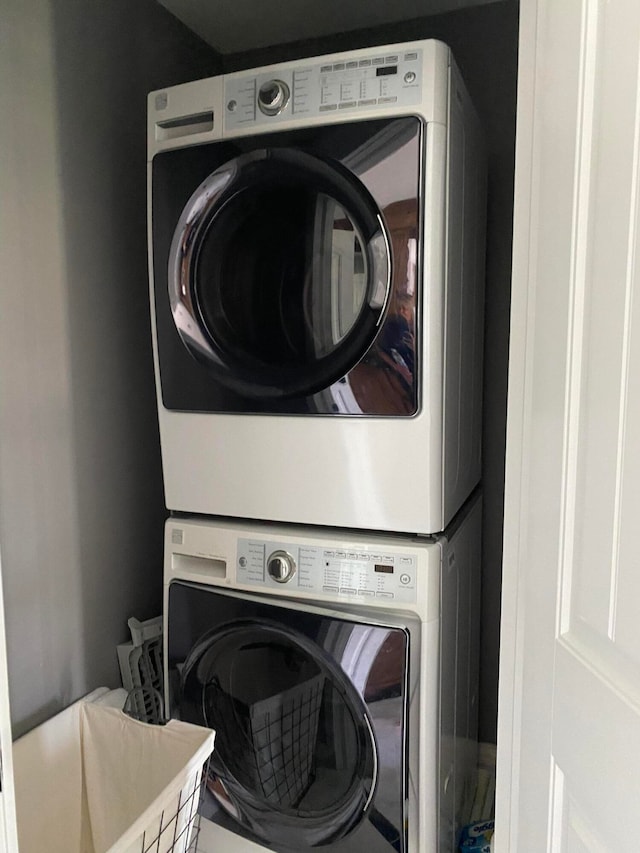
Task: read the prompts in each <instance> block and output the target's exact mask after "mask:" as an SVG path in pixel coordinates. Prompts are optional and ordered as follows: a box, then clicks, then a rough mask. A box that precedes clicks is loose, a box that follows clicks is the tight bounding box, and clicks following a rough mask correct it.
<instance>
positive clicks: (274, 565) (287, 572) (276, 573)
mask: <svg viewBox="0 0 640 853" xmlns="http://www.w3.org/2000/svg"><path fill="white" fill-rule="evenodd" d="M267 571H268V572H269V577H270V578H271V579H272V580H274V581H276V583H287V581H290V580H291V578H292V577H293V576H294V574H295V573H296V562H295V560H294V559H293V557H292V556H291V554H288V553H287V552H286V551H274V552H273V554H271V555H270V556H269V559H268V560H267Z"/></svg>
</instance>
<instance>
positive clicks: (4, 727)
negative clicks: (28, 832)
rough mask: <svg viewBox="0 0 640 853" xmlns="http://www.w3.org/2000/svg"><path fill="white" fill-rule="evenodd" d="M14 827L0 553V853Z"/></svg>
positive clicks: (12, 842)
mask: <svg viewBox="0 0 640 853" xmlns="http://www.w3.org/2000/svg"><path fill="white" fill-rule="evenodd" d="M17 850H18V828H17V823H16V805H15V795H14V788H13V760H12V750H11V715H10V712H9V680H8V675H7V649H6V642H5V623H4V598H3V594H2V558H1V556H0V853H16V851H17Z"/></svg>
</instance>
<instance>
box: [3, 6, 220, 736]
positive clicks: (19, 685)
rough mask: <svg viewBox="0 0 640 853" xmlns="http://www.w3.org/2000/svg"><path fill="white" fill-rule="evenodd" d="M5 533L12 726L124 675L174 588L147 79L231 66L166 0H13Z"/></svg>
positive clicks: (9, 27) (6, 198)
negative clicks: (162, 448) (151, 307)
mask: <svg viewBox="0 0 640 853" xmlns="http://www.w3.org/2000/svg"><path fill="white" fill-rule="evenodd" d="M2 19H3V27H2V29H3V34H2V36H3V37H2V50H1V51H0V79H1V80H2V87H1V91H0V112H1V114H2V116H3V122H2V124H1V126H0V152H1V153H0V158H1V159H0V199H1V200H2V201H1V210H0V217H1V219H0V233H1V234H2V243H1V245H0V270H1V271H2V279H1V285H0V547H1V548H2V557H3V573H4V578H3V582H4V591H5V606H6V620H7V645H8V661H9V682H10V701H11V706H12V719H13V725H14V734H15V735H19V734H21V733H22V732H24V731H26V730H27V729H29V728H31V727H32V726H33V725H36V724H37V723H39V722H41V721H42V720H44V719H45V718H47V717H48V716H50V715H51V714H53V713H55V712H56V711H58V710H59V709H60V708H62V707H64V706H66V705H67V704H69V703H70V702H72V701H73V700H75V699H76V698H77V697H78V696H80V695H82V694H84V693H85V692H87V691H88V690H90V689H92V688H94V687H96V686H98V685H100V684H106V685H116V684H117V683H118V680H119V674H118V669H117V661H116V655H115V645H116V643H118V642H121V641H122V640H124V639H126V638H127V634H128V632H127V627H126V619H127V617H128V616H130V615H136V616H138V617H139V618H147V617H149V616H153V615H156V614H157V613H159V612H160V608H161V560H162V525H163V521H164V516H165V511H164V506H163V495H162V481H161V469H160V455H159V441H158V430H157V420H156V413H155V399H154V388H153V372H152V360H151V346H150V326H149V314H148V297H147V293H148V291H147V272H146V183H145V181H146V175H145V161H146V152H145V132H146V123H145V112H146V93H147V92H148V91H149V90H150V89H153V88H159V87H161V86H164V85H171V84H173V83H177V82H183V81H185V80H187V79H192V78H195V77H202V76H207V75H210V74H214V73H216V72H217V71H218V65H217V61H216V58H215V54H214V53H213V51H211V49H210V48H208V47H207V46H205V45H204V44H203V43H202V42H200V41H199V40H198V39H197V38H196V37H195V36H194V35H193V34H191V33H190V32H189V31H188V30H186V28H184V27H183V26H182V25H181V24H179V23H178V22H177V21H176V20H175V19H174V18H173V17H172V16H171V15H169V14H168V13H167V12H166V11H165V10H164V9H162V8H161V7H159V6H157V5H156V4H155V3H154V2H152V0H136V2H133V3H131V2H128V0H109V2H105V3H91V2H90V3H87V2H85V0H7V2H5V4H4V6H3V14H2Z"/></svg>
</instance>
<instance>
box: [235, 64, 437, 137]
mask: <svg viewBox="0 0 640 853" xmlns="http://www.w3.org/2000/svg"><path fill="white" fill-rule="evenodd" d="M224 94H225V98H224V122H225V128H226V129H227V130H239V129H242V128H245V127H255V126H258V127H259V126H262V125H269V124H272V123H273V122H274V121H275V122H278V121H279V120H280V121H282V120H286V121H291V120H292V119H297V118H310V117H314V116H315V117H317V116H324V117H327V118H329V117H331V116H332V115H339V114H342V113H344V112H345V111H350V112H355V113H357V112H358V111H359V110H362V109H371V108H379V107H389V106H401V107H410V106H413V105H415V104H418V103H420V101H421V98H422V51H421V50H408V51H401V52H399V53H377V52H372V53H371V54H370V55H367V56H361V57H359V58H357V59H350V58H349V57H346V58H345V59H344V60H342V61H340V62H326V61H324V62H323V61H322V59H320V60H318V61H317V62H314V61H313V60H312V61H311V62H310V63H305V64H304V65H300V66H299V67H291V66H289V67H283V68H270V69H267V70H265V72H263V73H257V74H256V72H255V71H251V72H247V73H246V74H237V75H231V76H228V77H226V78H225V83H224Z"/></svg>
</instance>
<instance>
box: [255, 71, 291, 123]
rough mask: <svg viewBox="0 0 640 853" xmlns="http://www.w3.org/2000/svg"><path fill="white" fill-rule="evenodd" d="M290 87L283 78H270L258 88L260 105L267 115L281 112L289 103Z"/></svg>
mask: <svg viewBox="0 0 640 853" xmlns="http://www.w3.org/2000/svg"><path fill="white" fill-rule="evenodd" d="M289 94H290V93H289V87H288V86H287V84H286V83H285V82H284V81H282V80H269V81H267V82H266V83H263V84H262V86H260V89H259V90H258V106H259V107H260V111H261V112H263V113H264V114H265V115H266V116H275V115H278V113H281V112H282V110H283V109H284V108H285V107H286V106H287V104H288V103H289Z"/></svg>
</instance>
